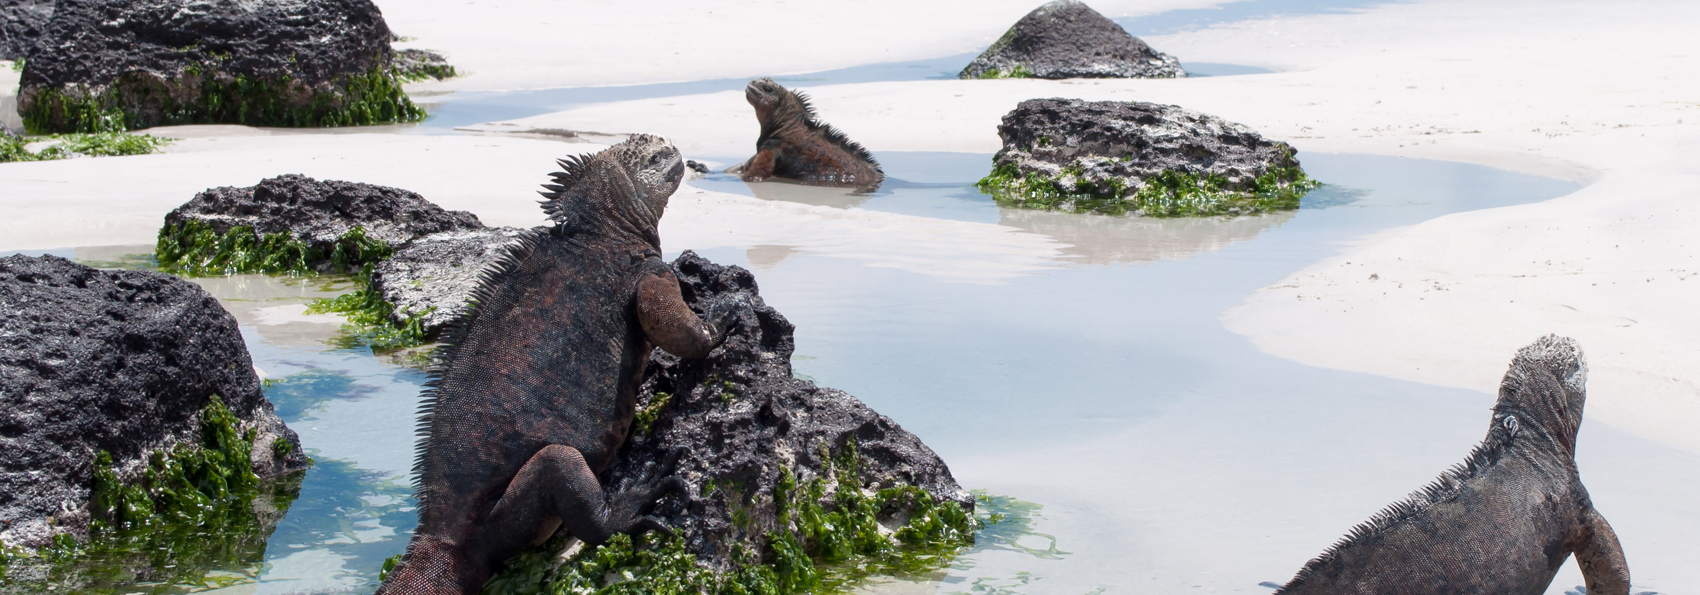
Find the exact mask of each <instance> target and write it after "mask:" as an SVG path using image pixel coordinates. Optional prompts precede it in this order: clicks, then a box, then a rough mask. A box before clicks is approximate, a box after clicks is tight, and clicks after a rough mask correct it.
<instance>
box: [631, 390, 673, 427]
mask: <svg viewBox="0 0 1700 595" xmlns="http://www.w3.org/2000/svg"><path fill="white" fill-rule="evenodd" d="M672 400H673V395H672V394H670V393H655V398H654V399H652V400H651V401H650V403H649V405H646V406H644V407H643V408H642V409H639V410H638V412H637V415H636V416H635V417H633V418H632V432H633V433H635V434H648V433H649V430H650V428H652V427H654V426H655V420H656V419H657V418H659V417H661V410H662V409H665V408H666V407H667V403H669V402H671V401H672Z"/></svg>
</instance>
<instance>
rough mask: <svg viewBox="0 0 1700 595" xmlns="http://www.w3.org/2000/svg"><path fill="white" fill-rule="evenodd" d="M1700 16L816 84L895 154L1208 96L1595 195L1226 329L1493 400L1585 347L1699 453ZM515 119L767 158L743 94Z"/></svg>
mask: <svg viewBox="0 0 1700 595" xmlns="http://www.w3.org/2000/svg"><path fill="white" fill-rule="evenodd" d="M1696 26H1700V6H1696V5H1693V4H1685V3H1677V2H1645V3H1587V2H1567V3H1550V2H1543V3H1534V2H1504V3H1496V4H1493V5H1486V6H1484V5H1481V4H1478V3H1465V2H1425V3H1420V4H1399V5H1390V6H1385V7H1381V8H1377V9H1374V10H1371V11H1367V12H1364V13H1360V14H1343V15H1325V16H1312V17H1299V18H1287V19H1275V20H1269V21H1261V22H1252V23H1246V24H1241V25H1237V26H1230V27H1225V28H1216V29H1210V30H1205V31H1200V32H1194V33H1187V34H1180V35H1173V36H1166V37H1158V38H1153V39H1151V42H1152V44H1153V45H1154V46H1156V47H1159V48H1162V49H1164V50H1165V51H1172V52H1174V53H1176V54H1177V55H1180V56H1182V57H1183V58H1185V59H1187V60H1192V61H1204V62H1227V63H1242V64H1253V65H1263V66H1271V67H1278V68H1284V69H1290V71H1288V72H1282V73H1278V74H1266V75H1252V76H1236V77H1220V78H1201V79H1189V80H1158V81H1064V82H1056V81H1025V80H1021V81H1016V80H1006V81H925V82H909V83H873V84H859V85H840V86H828V87H817V88H809V89H806V90H807V91H809V92H810V94H811V95H812V96H813V97H814V99H815V104H816V105H817V107H818V108H819V110H820V113H821V114H822V115H823V118H824V119H825V120H827V121H828V122H830V123H832V124H833V125H834V126H837V127H839V128H841V129H843V130H844V131H845V132H847V133H848V134H849V135H850V136H851V138H854V139H856V140H858V141H860V142H862V143H863V144H865V145H867V146H869V147H870V148H871V149H874V150H876V151H881V150H887V151H892V150H925V151H977V152H992V151H995V150H996V149H997V148H998V147H999V143H998V138H997V136H996V130H995V127H996V125H997V123H998V121H999V118H1000V117H1001V116H1002V115H1003V114H1004V113H1005V112H1006V111H1007V110H1009V109H1010V108H1012V107H1013V106H1014V105H1015V104H1016V103H1017V102H1019V101H1020V100H1022V99H1026V98H1032V97H1049V96H1064V97H1082V98H1088V99H1124V100H1148V101H1158V102H1166V103H1176V104H1181V105H1185V106H1187V107H1190V108H1194V109H1198V110H1201V111H1205V112H1209V113H1214V114H1218V115H1221V116H1224V117H1227V118H1229V119H1232V120H1235V121H1239V122H1243V123H1246V124H1249V125H1251V126H1253V127H1255V128H1257V129H1259V130H1261V131H1263V132H1264V133H1266V134H1268V135H1271V136H1273V137H1276V138H1282V139H1287V140H1289V141H1290V142H1292V143H1293V144H1294V145H1295V146H1296V147H1298V148H1299V149H1300V150H1301V155H1300V156H1301V158H1302V157H1303V154H1302V153H1303V152H1306V151H1319V152H1368V153H1382V154H1392V155H1405V156H1413V157H1427V158H1439V159H1454V160H1462V161H1471V162H1477V163H1484V164H1489V165H1494V166H1499V167H1505V168H1509V169H1514V170H1519V171H1525V172H1532V173H1538V174H1542V175H1548V176H1554V177H1560V178H1564V179H1570V180H1577V181H1583V182H1587V183H1588V184H1589V185H1588V186H1587V187H1586V189H1584V190H1582V191H1581V192H1578V193H1576V194H1574V195H1572V196H1568V197H1565V198H1562V199H1558V200H1553V201H1548V202H1545V203H1540V204H1534V205H1525V206H1518V207H1508V208H1502V209H1493V210H1487V211H1479V212H1471V213H1461V214H1456V215H1452V216H1448V217H1443V218H1441V219H1438V220H1434V221H1430V222H1427V223H1424V224H1421V225H1417V226H1413V227H1411V228H1407V229H1401V230H1396V231H1394V232H1391V233H1387V234H1383V235H1382V236H1380V237H1376V238H1371V239H1366V240H1365V241H1363V242H1361V243H1359V244H1357V245H1354V246H1351V247H1348V248H1345V249H1344V250H1343V252H1342V254H1341V255H1340V256H1339V257H1338V258H1334V259H1330V260H1328V261H1325V262H1322V263H1318V264H1316V265H1314V266H1311V267H1308V268H1306V269H1304V270H1303V271H1300V272H1298V273H1296V274H1295V275H1293V276H1292V277H1291V278H1289V279H1286V280H1284V281H1283V282H1281V283H1279V284H1277V285H1275V286H1272V287H1270V288H1266V289H1264V290H1261V291H1259V292H1257V293H1255V294H1253V295H1252V296H1250V297H1248V298H1247V301H1246V304H1245V305H1243V306H1241V307H1238V308H1234V309H1232V310H1230V311H1228V312H1226V313H1225V314H1224V316H1223V320H1224V323H1225V324H1226V325H1227V326H1228V327H1229V328H1230V329H1232V330H1234V331H1236V332H1239V333H1242V334H1244V335H1246V336H1247V337H1249V338H1250V339H1251V340H1252V341H1253V342H1254V343H1255V344H1256V345H1258V346H1259V347H1261V348H1263V349H1265V350H1267V351H1269V352H1271V353H1274V354H1277V355H1280V356H1282V357H1287V358H1291V359H1294V360H1298V361H1301V362H1304V363H1308V364H1313V365H1318V366H1325V367H1331V368H1339V369H1346V370H1357V371H1365V372H1372V373H1376V374H1384V375H1388V376H1392V377H1396V378H1402V379H1410V380H1416V381H1420V382H1427V383H1433V384H1438V385H1444V386H1459V387H1469V388H1474V389H1479V390H1484V391H1492V390H1494V389H1495V387H1496V385H1497V382H1498V378H1499V376H1500V375H1501V374H1502V373H1503V371H1504V366H1505V362H1506V361H1507V358H1508V356H1509V355H1510V354H1511V353H1512V352H1513V351H1514V350H1515V348H1516V347H1518V346H1521V345H1524V344H1526V343H1527V342H1529V341H1530V340H1532V339H1533V338H1535V337H1536V336H1539V335H1541V334H1545V333H1549V332H1556V333H1561V334H1565V335H1570V336H1574V337H1576V338H1578V339H1579V340H1581V341H1582V344H1583V345H1584V347H1585V348H1586V349H1587V350H1588V353H1589V355H1590V361H1591V365H1592V368H1593V371H1594V374H1593V382H1592V396H1593V398H1592V399H1591V407H1590V408H1589V415H1590V417H1593V418H1595V419H1597V420H1600V421H1604V422H1606V423H1608V424H1611V425H1614V426H1617V427H1620V428H1624V429H1627V430H1631V431H1634V432H1637V433H1640V434H1644V435H1647V436H1650V437H1652V438H1654V439H1656V440H1658V441H1660V442H1663V443H1665V444H1669V445H1673V446H1676V447H1679V448H1682V449H1685V450H1687V451H1689V452H1693V453H1700V432H1694V431H1692V428H1695V427H1700V375H1697V372H1696V371H1695V369H1694V367H1693V362H1696V361H1700V323H1697V319H1696V318H1695V316H1694V315H1693V314H1692V308H1693V304H1694V303H1700V278H1696V277H1697V276H1700V260H1697V259H1696V253H1697V252H1700V245H1697V244H1700V240H1696V239H1695V238H1696V237H1700V236H1697V235H1696V231H1697V230H1700V206H1694V204H1695V203H1694V199H1695V198H1696V194H1700V172H1695V171H1694V168H1693V165H1692V163H1693V157H1692V155H1693V154H1694V151H1695V149H1696V147H1697V146H1700V103H1697V102H1700V53H1697V52H1695V51H1694V47H1695V46H1694V45H1693V44H1692V39H1691V35H1692V31H1694V30H1695V28H1696ZM508 124H513V125H515V126H509V127H508V128H514V127H518V128H525V127H538V128H565V129H576V130H598V131H631V130H645V131H652V132H656V133H660V134H665V135H668V136H670V137H672V138H674V139H675V140H676V141H677V142H678V143H679V145H680V147H681V148H682V149H684V150H685V151H686V152H687V153H688V154H693V155H702V156H717V157H730V158H737V157H741V156H744V155H747V154H748V153H750V152H751V151H752V149H753V144H754V139H755V132H756V130H755V128H756V127H755V123H754V118H753V116H752V115H751V112H750V109H749V107H748V105H747V104H745V103H744V101H743V98H742V97H741V94H739V93H736V92H727V93H717V94H710V95H700V96H692V97H673V98H665V99H654V100H641V101H631V102H622V103H614V104H604V105H598V106H589V107H585V108H581V109H577V110H572V111H567V112H562V113H557V114H550V115H545V116H539V117H536V118H527V119H522V120H516V121H512V122H509V123H508ZM1348 262H1350V263H1351V264H1347V263H1348ZM1371 273H1374V274H1377V275H1379V278H1380V281H1378V282H1369V281H1368V280H1367V279H1368V277H1369V275H1370V274H1371ZM1437 287H1438V288H1439V289H1437Z"/></svg>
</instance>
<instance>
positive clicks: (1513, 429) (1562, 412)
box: [1278, 335, 1629, 595]
mask: <svg viewBox="0 0 1700 595" xmlns="http://www.w3.org/2000/svg"><path fill="white" fill-rule="evenodd" d="M1587 375H1588V366H1587V364H1586V363H1585V362H1584V361H1583V360H1582V350H1581V348H1579V347H1578V346H1577V345H1576V342H1575V341H1573V340H1571V339H1567V338H1563V337H1558V336H1555V335H1547V336H1545V337H1542V338H1541V339H1539V340H1537V341H1535V342H1534V343H1532V344H1530V345H1529V346H1527V347H1524V348H1523V349H1522V350H1520V351H1518V352H1517V357H1516V359H1514V360H1512V362H1511V370H1510V371H1508V372H1506V373H1505V379H1504V380H1503V381H1502V382H1501V383H1500V385H1499V402H1498V403H1496V404H1495V405H1494V407H1493V422H1492V425H1490V426H1488V435H1487V438H1486V439H1485V440H1483V441H1482V443H1481V445H1480V446H1477V447H1476V449H1475V451H1474V452H1471V453H1470V457H1469V458H1468V459H1466V460H1465V461H1464V463H1463V464H1461V465H1458V466H1457V467H1453V468H1452V469H1451V470H1450V471H1447V472H1446V473H1445V474H1444V475H1441V476H1440V479H1438V480H1436V481H1435V482H1434V483H1432V484H1430V485H1428V486H1427V487H1425V488H1423V489H1421V490H1418V491H1417V492H1415V493H1413V494H1411V496H1410V497H1409V498H1407V499H1405V500H1403V501H1401V502H1398V503H1396V504H1394V505H1392V506H1390V507H1388V508H1386V509H1385V510H1382V511H1381V512H1380V513H1379V514H1376V515H1375V516H1374V517H1372V518H1370V520H1369V521H1368V522H1365V523H1364V524H1362V525H1358V526H1357V527H1356V528H1355V529H1353V530H1352V532H1351V533H1350V534H1348V535H1347V536H1346V537H1345V538H1343V539H1341V540H1340V542H1339V543H1336V544H1335V545H1334V546H1333V547H1331V548H1329V549H1328V551H1325V552H1323V553H1322V555H1321V556H1318V557H1317V558H1316V559H1315V560H1312V561H1311V562H1310V563H1309V564H1306V565H1305V567H1304V568H1303V569H1302V570H1300V571H1299V573H1298V576H1296V577H1294V578H1293V580H1292V582H1289V583H1287V585H1286V586H1285V587H1282V588H1281V590H1280V591H1278V593H1291V594H1300V593H1434V594H1448V593H1483V594H1485V593H1503V594H1512V593H1521V594H1527V595H1539V594H1540V593H1544V592H1546V590H1547V585H1548V584H1549V583H1551V582H1552V579H1553V576H1554V575H1555V574H1557V573H1558V569H1559V567H1560V566H1562V565H1563V564H1564V560H1565V559H1566V558H1569V557H1570V554H1576V562H1577V564H1578V565H1579V566H1581V568H1582V575H1583V577H1584V578H1585V579H1586V580H1587V583H1588V584H1587V590H1588V595H1627V594H1628V593H1629V566H1628V564H1627V563H1625V562H1624V558H1623V548H1622V547H1621V546H1619V545H1618V541H1617V534H1616V533H1615V532H1613V531H1612V528H1611V525H1610V524H1608V523H1606V519H1605V517H1604V516H1601V515H1600V512H1599V511H1597V510H1594V505H1593V503H1592V502H1591V501H1590V500H1589V499H1588V490H1587V489H1586V488H1584V487H1582V479H1581V477H1580V476H1579V475H1578V474H1577V472H1576V430H1577V428H1578V427H1579V426H1581V425H1582V405H1583V401H1584V400H1585V399H1586V397H1587V394H1586V391H1585V387H1584V386H1583V385H1584V383H1585V382H1586V380H1587Z"/></svg>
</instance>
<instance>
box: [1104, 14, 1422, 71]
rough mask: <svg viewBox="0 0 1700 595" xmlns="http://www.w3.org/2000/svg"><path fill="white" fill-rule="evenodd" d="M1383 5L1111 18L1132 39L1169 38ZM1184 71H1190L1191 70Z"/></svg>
mask: <svg viewBox="0 0 1700 595" xmlns="http://www.w3.org/2000/svg"><path fill="white" fill-rule="evenodd" d="M1383 4H1394V2H1390V1H1388V0H1241V1H1239V2H1231V1H1230V2H1227V3H1224V4H1219V5H1216V6H1213V7H1210V8H1188V9H1183V10H1170V11H1166V12H1160V13H1157V14H1150V15H1144V16H1137V17H1121V18H1116V19H1111V20H1113V21H1115V22H1116V24H1118V25H1121V26H1122V28H1123V29H1126V30H1127V32H1128V33H1132V34H1133V35H1134V37H1146V36H1154V35H1169V34H1173V33H1180V32H1183V31H1191V30H1194V29H1203V28H1205V27H1210V26H1214V25H1222V24H1227V23H1232V22H1236V21H1250V20H1257V19H1267V18H1273V17H1294V16H1304V15H1313V14H1329V13H1341V12H1351V11H1354V10H1361V9H1367V8H1372V7H1375V6H1379V5H1383ZM1187 72H1189V73H1190V72H1192V69H1191V68H1190V67H1188V68H1187Z"/></svg>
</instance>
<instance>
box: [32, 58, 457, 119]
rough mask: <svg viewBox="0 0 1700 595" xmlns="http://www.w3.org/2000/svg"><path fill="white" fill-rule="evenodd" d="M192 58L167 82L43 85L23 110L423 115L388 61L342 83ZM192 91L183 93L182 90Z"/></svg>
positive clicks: (60, 114) (114, 114)
mask: <svg viewBox="0 0 1700 595" xmlns="http://www.w3.org/2000/svg"><path fill="white" fill-rule="evenodd" d="M226 60H227V59H221V58H219V57H215V61H214V62H210V63H204V64H197V65H191V66H189V67H188V68H185V69H184V70H183V72H182V73H180V75H179V76H178V77H177V78H175V79H173V80H172V81H170V82H169V83H165V84H163V85H162V84H161V83H160V82H159V81H158V80H157V79H153V78H152V77H150V76H146V75H141V74H136V75H126V76H121V77H119V78H118V79H117V80H115V81H113V82H112V83H111V84H109V85H105V86H104V88H103V89H101V90H100V91H96V92H92V93H90V92H83V91H80V90H79V91H72V92H66V91H64V90H61V89H41V90H38V91H36V92H35V93H34V95H33V97H32V98H31V100H30V101H29V104H28V106H26V107H25V108H24V109H20V110H19V115H21V116H23V120H24V129H25V130H28V131H30V132H36V133H46V132H114V131H123V130H128V129H137V128H151V127H154V126H170V125H178V124H243V125H248V126H278V127H294V128H317V127H330V126H364V125H372V124H389V123H396V122H417V121H419V120H423V119H424V118H425V111H424V110H422V109H420V108H419V106H417V105H414V103H413V101H412V100H411V99H409V98H408V97H407V93H405V92H404V91H402V88H401V85H402V82H403V81H401V80H400V79H398V78H396V75H395V73H394V72H392V71H391V70H390V69H389V68H387V67H373V68H372V69H370V70H368V71H366V72H362V73H354V74H349V75H346V76H344V77H343V78H342V79H341V80H339V81H337V85H336V87H337V88H336V90H334V91H325V90H322V89H321V88H320V86H317V85H308V84H305V83H302V82H298V81H296V80H294V79H293V78H292V77H289V76H287V75H286V76H282V77H278V78H256V77H250V76H247V75H241V74H238V75H234V76H230V75H226V74H223V73H221V72H220V71H219V66H220V62H223V61H226ZM185 96H187V97H189V98H188V99H182V97H185Z"/></svg>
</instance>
